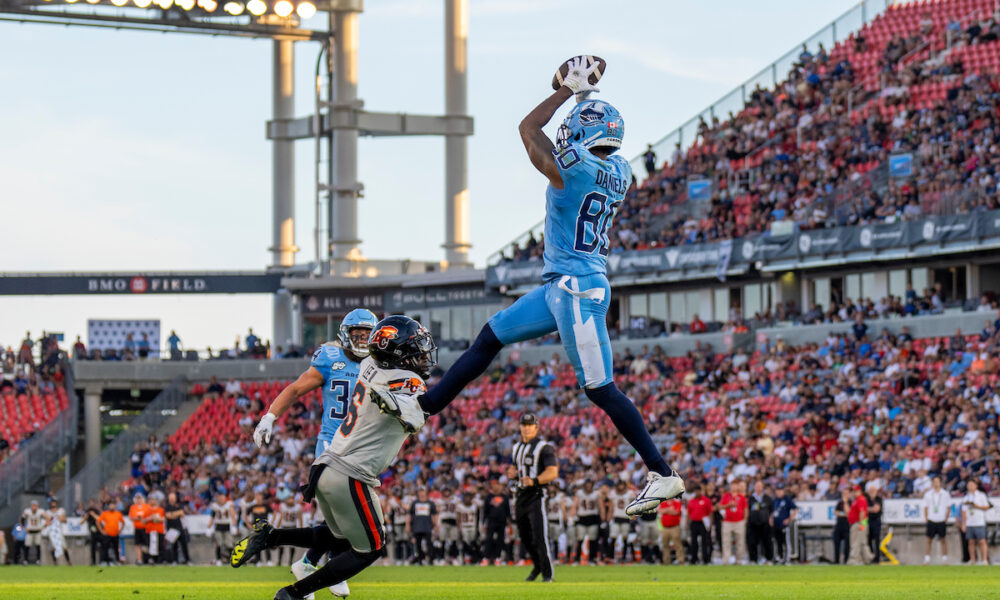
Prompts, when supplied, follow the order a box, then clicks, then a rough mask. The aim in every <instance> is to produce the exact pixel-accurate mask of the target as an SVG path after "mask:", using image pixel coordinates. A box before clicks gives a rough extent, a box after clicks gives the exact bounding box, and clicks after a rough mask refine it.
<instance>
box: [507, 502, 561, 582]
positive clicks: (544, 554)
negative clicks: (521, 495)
mask: <svg viewBox="0 0 1000 600" xmlns="http://www.w3.org/2000/svg"><path fill="white" fill-rule="evenodd" d="M544 503H545V500H544V499H543V498H536V499H534V500H529V501H527V502H521V501H518V502H517V509H516V515H515V519H514V520H515V522H516V523H517V532H518V534H519V535H520V536H521V546H522V547H523V548H525V549H526V550H527V551H528V556H530V557H531V562H532V564H534V565H535V569H537V570H539V571H541V572H542V577H543V578H545V579H549V578H551V577H552V558H551V557H550V556H549V544H548V537H549V536H548V527H549V523H548V520H547V519H546V518H545V513H544V508H545V507H544Z"/></svg>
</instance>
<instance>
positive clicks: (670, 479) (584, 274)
mask: <svg viewBox="0 0 1000 600" xmlns="http://www.w3.org/2000/svg"><path fill="white" fill-rule="evenodd" d="M597 66H598V63H597V62H594V63H593V65H592V66H590V67H587V66H586V63H585V62H584V59H583V58H582V57H581V58H578V59H573V60H572V61H570V64H569V72H568V73H567V74H566V76H565V77H564V78H563V85H562V87H560V88H559V89H558V90H557V91H556V92H555V93H554V94H552V95H551V96H549V97H548V98H547V99H545V100H544V101H542V103H541V104H539V105H538V106H537V107H535V109H534V110H532V111H531V112H530V113H529V114H528V116H526V117H525V118H524V120H523V121H521V125H520V127H519V131H520V134H521V140H522V142H524V147H525V149H526V150H527V151H528V157H529V158H530V160H531V164H532V165H534V167H535V168H536V169H538V171H539V172H541V173H542V174H543V175H544V176H545V177H546V179H548V182H549V185H548V188H547V189H546V190H545V252H544V258H545V269H544V272H543V276H542V279H543V281H544V283H543V284H542V285H541V286H540V287H538V288H536V289H534V290H533V291H531V292H529V293H528V294H526V295H525V296H523V297H521V298H519V299H518V300H517V301H516V302H515V303H514V304H513V305H511V306H509V307H507V308H506V309H504V310H501V311H500V312H499V313H497V314H495V315H493V317H491V318H490V320H489V322H488V323H487V324H486V325H485V326H484V327H483V329H482V331H480V333H479V337H477V338H476V340H475V341H474V342H473V344H472V346H471V347H470V348H469V349H468V350H467V351H466V352H465V353H464V354H463V355H462V356H461V357H459V359H458V360H457V361H456V362H455V364H454V365H452V367H451V368H450V369H448V372H447V373H445V375H444V377H442V378H441V381H440V382H439V383H438V384H437V385H435V386H434V387H433V388H432V389H430V390H429V391H428V392H427V393H426V394H424V395H423V396H422V397H421V399H420V405H421V407H422V408H423V409H424V411H425V412H427V413H428V414H432V415H433V414H437V413H438V412H440V411H441V410H443V409H444V407H446V406H447V405H448V404H449V403H450V402H451V401H452V400H454V399H455V397H456V396H458V394H459V393H460V392H461V391H462V388H464V387H465V386H466V385H468V383H469V382H471V381H472V380H473V379H475V378H476V377H478V376H479V375H481V374H482V373H483V372H484V371H485V370H486V368H487V367H488V366H489V364H490V362H492V361H493V358H494V357H496V355H497V354H498V353H499V352H500V350H501V349H502V348H503V347H504V346H505V345H507V344H512V343H514V342H519V341H523V340H530V339H534V338H537V337H541V336H543V335H546V334H548V333H551V332H553V331H558V332H559V337H560V339H561V340H562V343H563V346H564V347H565V349H566V354H567V355H568V356H569V359H570V362H571V363H572V364H573V367H574V369H575V370H576V377H577V382H578V383H579V384H580V387H582V388H583V389H584V392H585V393H586V394H587V397H588V398H589V399H590V400H591V401H592V402H593V403H594V404H595V405H597V406H599V407H600V408H601V409H602V410H604V412H606V413H607V414H608V416H609V417H611V420H612V422H613V423H614V424H615V426H616V427H617V428H618V430H619V431H620V432H621V433H622V435H623V436H624V437H625V439H627V440H628V441H629V443H631V444H632V446H633V447H634V448H635V449H636V451H637V452H638V453H639V455H640V456H641V457H642V460H643V462H645V463H646V467H647V468H648V469H649V474H648V476H647V482H646V486H645V488H643V490H642V491H641V492H640V493H639V496H638V498H636V499H635V500H634V501H633V502H632V503H631V504H629V506H628V507H627V508H626V513H628V514H629V515H630V516H634V515H638V514H643V513H648V512H652V511H654V510H656V508H657V507H658V506H659V505H660V503H661V502H662V501H664V500H669V499H671V498H676V497H678V496H680V495H681V494H683V493H684V482H683V480H682V479H681V478H680V477H679V476H678V475H677V473H676V472H675V471H674V470H673V469H671V468H670V467H669V466H668V465H667V462H666V461H665V460H664V459H663V456H662V455H661V454H660V451H659V449H657V447H656V444H655V443H654V442H653V439H652V437H651V436H650V435H649V431H648V430H647V429H646V425H645V422H644V420H643V418H642V415H641V414H640V413H639V411H638V410H637V409H636V407H635V405H634V404H633V403H632V401H631V400H629V399H628V398H627V397H626V396H625V395H624V394H622V392H621V391H620V390H619V389H618V387H617V386H616V385H615V383H614V379H613V372H612V364H611V361H612V350H611V340H610V338H609V337H608V331H607V324H606V321H605V319H606V316H607V312H608V307H609V305H610V304H611V287H610V285H609V284H608V278H607V275H606V274H607V256H608V253H609V252H610V248H611V244H610V241H609V239H608V232H609V230H610V229H611V224H612V221H613V220H614V217H615V213H616V212H617V211H618V208H619V207H620V206H621V203H622V201H623V200H624V198H625V193H626V191H627V190H628V188H629V186H630V185H631V182H632V169H631V167H630V166H629V164H628V161H626V160H625V159H624V158H622V157H620V156H616V155H614V153H615V151H617V150H618V149H619V148H620V147H621V144H622V136H623V135H624V133H625V122H624V121H623V120H622V117H621V114H619V112H618V110H617V109H615V107H613V106H611V105H610V104H608V103H607V102H604V101H601V100H590V99H583V100H582V101H581V102H579V103H578V104H576V106H574V107H573V108H572V109H571V110H570V112H569V114H568V115H567V116H566V119H565V120H564V121H563V123H562V125H561V126H560V127H559V131H558V133H557V136H556V144H553V143H552V141H551V140H550V139H549V138H548V136H546V135H545V133H544V132H543V131H542V127H544V126H545V124H546V123H548V122H549V120H550V119H551V118H552V116H553V115H554V114H555V112H556V110H557V109H558V108H559V107H560V106H561V105H562V104H563V103H564V102H566V100H568V99H569V98H570V97H571V96H573V95H574V94H582V95H583V96H586V95H589V93H590V92H596V91H597V88H595V87H594V85H593V84H591V83H590V82H589V80H588V78H589V76H590V74H591V72H592V71H594V70H595V69H596V68H597ZM583 96H581V97H583Z"/></svg>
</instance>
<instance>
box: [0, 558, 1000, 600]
mask: <svg viewBox="0 0 1000 600" xmlns="http://www.w3.org/2000/svg"><path fill="white" fill-rule="evenodd" d="M528 571H529V569H528V568H526V567H373V568H371V569H368V570H367V571H365V572H364V573H362V574H361V575H360V576H358V577H357V578H355V579H352V580H351V582H350V584H351V598H354V599H356V600H395V599H400V600H403V599H405V600H422V599H425V598H426V599H445V600H447V599H451V598H471V599H475V600H494V599H496V600H509V599H512V598H539V599H544V600H550V599H553V600H556V599H558V600H584V599H587V598H600V599H602V600H608V599H616V598H623V599H628V600H642V599H650V600H652V599H656V600H663V599H668V598H692V599H701V598H754V599H764V600H778V599H782V598H788V599H794V600H810V599H813V598H817V599H818V598H823V599H827V598H829V599H834V598H835V599H838V600H839V599H849V598H858V599H864V600H873V599H877V598H905V599H907V600H914V599H916V598H934V599H941V600H944V599H951V598H970V599H972V598H975V599H980V598H1000V567H962V566H952V567H903V566H899V567H891V566H881V567H834V566H802V567H798V566H796V567H646V566H637V567H627V566H626V567H557V570H556V582H555V583H551V584H542V583H524V581H523V579H524V577H525V576H526V575H527V573H528ZM290 582H291V575H290V574H289V573H288V569H287V568H279V567H273V568H254V567H244V568H242V569H239V570H233V569H230V568H227V567H116V568H104V569H101V568H96V567H0V600H29V599H30V600H36V599H37V600H115V599H126V598H127V599H129V600H251V599H253V600H270V598H272V597H273V595H274V592H275V591H276V590H277V589H278V588H279V587H281V586H283V585H287V584H288V583H290ZM316 598H317V600H332V598H333V596H332V595H330V594H329V593H327V592H322V593H318V594H317V595H316Z"/></svg>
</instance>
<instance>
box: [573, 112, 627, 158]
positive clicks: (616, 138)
mask: <svg viewBox="0 0 1000 600" xmlns="http://www.w3.org/2000/svg"><path fill="white" fill-rule="evenodd" d="M624 135H625V121H624V120H623V119H622V115H621V113H620V112H618V109H617V108H615V107H614V106H611V105H610V104H608V103H607V102H605V101H603V100H584V101H583V102H580V103H578V104H577V105H576V106H574V107H573V110H571V111H569V114H568V115H566V118H565V119H564V120H563V122H562V125H560V126H559V131H558V132H557V133H556V146H558V147H559V148H563V147H565V146H567V145H569V144H580V145H581V146H583V147H584V148H594V147H596V146H604V147H608V148H611V149H612V150H611V152H615V150H617V149H618V148H621V147H622V137H623V136H624Z"/></svg>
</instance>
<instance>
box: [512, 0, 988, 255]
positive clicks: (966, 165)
mask: <svg viewBox="0 0 1000 600" xmlns="http://www.w3.org/2000/svg"><path fill="white" fill-rule="evenodd" d="M994 11H995V6H994V4H993V3H992V2H989V1H983V0H961V1H958V2H930V3H923V2H912V3H904V4H895V5H892V6H890V7H889V9H888V10H887V11H886V12H885V13H884V14H882V15H880V16H879V17H877V18H876V19H874V20H873V21H872V22H871V23H869V24H867V25H866V26H865V27H863V28H862V29H861V30H860V31H858V32H856V33H854V34H852V35H851V36H849V37H848V38H847V39H845V40H843V41H841V42H839V43H837V44H836V45H835V46H834V47H833V48H831V49H829V50H827V49H825V48H823V47H822V45H820V48H819V50H818V51H817V52H815V53H813V52H810V51H809V50H806V49H805V48H803V51H802V53H801V54H800V56H799V60H798V61H797V62H796V63H795V64H794V66H793V68H792V69H791V70H790V72H789V73H788V76H787V78H786V79H785V80H784V81H783V82H781V83H780V85H778V86H777V87H776V88H774V89H763V88H761V87H760V86H757V88H756V89H753V90H747V91H746V95H747V101H746V105H745V107H744V108H743V109H742V110H741V111H739V112H738V113H737V114H735V115H734V114H732V113H730V115H729V117H728V118H722V119H720V118H719V117H718V116H716V117H714V118H713V119H711V121H710V122H709V121H706V120H704V119H702V120H701V122H700V123H699V124H698V127H697V139H696V140H695V141H694V143H692V144H691V145H690V146H689V147H687V148H681V147H680V146H679V145H678V147H676V148H674V149H673V152H672V155H671V156H670V157H669V158H668V159H667V160H666V161H664V162H663V163H662V164H661V165H660V166H659V167H657V168H656V169H655V170H654V172H652V173H650V174H649V177H647V178H646V179H645V180H644V181H642V182H641V183H640V184H638V185H637V186H636V187H634V188H633V189H632V190H631V191H630V194H629V197H628V199H627V200H626V202H625V203H624V205H623V206H622V209H621V210H620V212H619V214H618V216H617V217H616V223H615V233H616V236H615V239H614V240H613V242H614V244H613V246H612V248H613V250H618V251H621V250H641V249H647V248H656V247H664V246H676V245H682V244H690V243H696V242H706V241H715V240H719V239H726V238H734V237H742V236H746V235H752V234H758V233H765V232H767V231H768V229H769V227H770V226H771V224H772V223H774V222H775V221H785V220H787V221H791V222H793V223H794V224H795V226H797V227H798V228H799V229H815V228H823V227H835V226H838V225H857V224H866V223H874V222H884V221H890V222H891V221H893V220H897V219H906V220H908V219H913V218H916V217H919V216H922V215H933V214H946V213H947V214H962V213H966V212H970V211H973V210H989V209H994V208H997V207H998V206H1000V205H998V201H997V196H996V193H995V192H996V166H997V162H998V157H1000V150H998V149H997V142H996V137H997V126H996V118H997V114H998V112H997V111H998V108H1000V96H998V94H997V90H998V87H1000V76H998V71H1000V41H998V35H1000V23H998V15H996V14H995V12H994ZM900 151H912V152H913V153H914V154H915V156H916V157H917V158H916V160H917V162H918V165H917V167H918V168H917V169H916V173H915V175H914V176H913V177H911V178H907V179H904V180H903V181H901V182H900V181H893V180H892V179H890V177H889V174H888V157H889V154H890V153H893V152H900ZM695 176H697V177H704V178H706V179H708V180H710V181H711V184H712V185H711V189H712V193H711V198H710V199H709V201H708V202H694V201H692V200H691V199H690V198H688V192H687V188H686V182H687V181H688V179H689V178H690V177H695ZM543 246H544V242H543V240H542V239H541V238H540V237H539V238H536V237H535V236H534V234H531V235H530V236H529V237H528V239H527V241H526V242H525V243H524V244H523V245H518V244H514V245H513V247H512V248H511V250H510V252H509V255H508V256H505V257H504V260H529V259H532V258H540V257H541V255H542V251H543Z"/></svg>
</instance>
